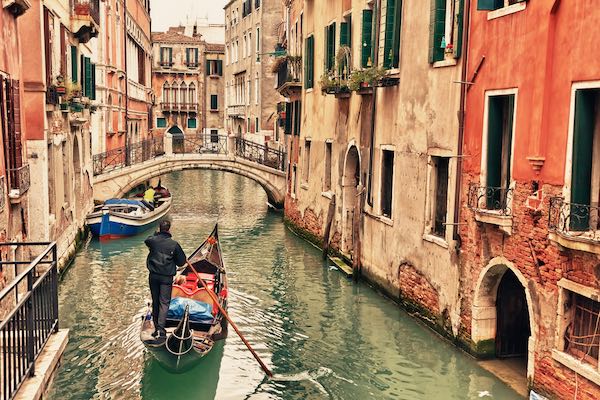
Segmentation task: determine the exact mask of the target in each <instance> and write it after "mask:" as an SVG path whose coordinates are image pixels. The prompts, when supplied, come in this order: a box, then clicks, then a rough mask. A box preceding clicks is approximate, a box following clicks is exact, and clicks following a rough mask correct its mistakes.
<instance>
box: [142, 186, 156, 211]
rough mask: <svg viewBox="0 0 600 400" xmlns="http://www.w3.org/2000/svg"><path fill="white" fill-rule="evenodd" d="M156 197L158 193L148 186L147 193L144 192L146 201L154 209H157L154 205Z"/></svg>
mask: <svg viewBox="0 0 600 400" xmlns="http://www.w3.org/2000/svg"><path fill="white" fill-rule="evenodd" d="M154 196H156V191H155V190H154V188H153V187H152V186H150V185H148V186H147V189H146V191H145V192H144V200H145V201H146V202H147V203H148V204H151V205H152V207H156V204H155V203H154Z"/></svg>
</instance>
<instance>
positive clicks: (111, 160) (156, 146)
mask: <svg viewBox="0 0 600 400" xmlns="http://www.w3.org/2000/svg"><path fill="white" fill-rule="evenodd" d="M163 154H165V151H164V142H163V139H162V138H153V139H148V140H144V141H141V142H137V143H132V144H130V145H125V146H122V147H118V148H116V149H113V150H109V151H106V152H104V153H100V154H96V155H94V175H101V174H103V173H105V172H109V171H112V170H115V169H119V168H123V167H126V166H128V165H135V164H139V163H142V162H144V161H147V160H150V159H152V158H155V157H157V156H161V155H163Z"/></svg>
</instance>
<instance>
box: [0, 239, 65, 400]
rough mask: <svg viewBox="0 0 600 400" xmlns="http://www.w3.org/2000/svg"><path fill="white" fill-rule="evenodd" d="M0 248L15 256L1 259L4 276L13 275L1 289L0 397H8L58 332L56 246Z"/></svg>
mask: <svg viewBox="0 0 600 400" xmlns="http://www.w3.org/2000/svg"><path fill="white" fill-rule="evenodd" d="M40 248H42V249H43V250H42V251H41V253H39V249H40ZM0 249H2V250H5V252H8V253H12V254H14V256H13V257H12V258H13V260H2V261H0V265H1V266H2V270H3V273H4V276H10V277H14V279H12V281H10V283H9V284H8V285H7V286H5V287H4V288H3V289H2V290H1V291H0V317H1V318H0V319H1V322H0V343H1V346H2V354H1V355H0V357H1V362H2V368H1V373H0V388H1V391H0V398H2V399H12V398H14V396H15V394H16V392H17V391H18V390H19V388H20V387H21V385H22V384H23V382H24V381H25V379H27V377H29V376H33V375H34V374H35V362H36V360H37V358H38V356H39V355H40V353H41V352H42V350H43V348H44V346H45V345H46V343H47V341H48V339H49V338H50V335H52V334H53V333H55V332H57V331H58V270H57V253H56V243H0ZM36 250H37V251H36ZM36 253H39V254H37V256H35V254H36ZM34 256H35V258H34V259H33V260H32V259H31V258H32V257H34Z"/></svg>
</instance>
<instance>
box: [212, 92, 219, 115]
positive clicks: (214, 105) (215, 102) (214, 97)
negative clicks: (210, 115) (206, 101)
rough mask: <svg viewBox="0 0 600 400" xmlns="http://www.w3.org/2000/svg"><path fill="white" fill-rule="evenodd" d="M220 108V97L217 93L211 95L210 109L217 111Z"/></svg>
mask: <svg viewBox="0 0 600 400" xmlns="http://www.w3.org/2000/svg"><path fill="white" fill-rule="evenodd" d="M218 109H219V97H218V95H216V94H211V95H210V110H211V111H217V110H218Z"/></svg>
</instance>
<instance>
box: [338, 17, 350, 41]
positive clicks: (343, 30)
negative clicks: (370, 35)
mask: <svg viewBox="0 0 600 400" xmlns="http://www.w3.org/2000/svg"><path fill="white" fill-rule="evenodd" d="M349 33H350V32H349V25H348V23H347V22H342V23H341V24H340V46H349V45H350V42H349V38H350V35H349Z"/></svg>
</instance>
